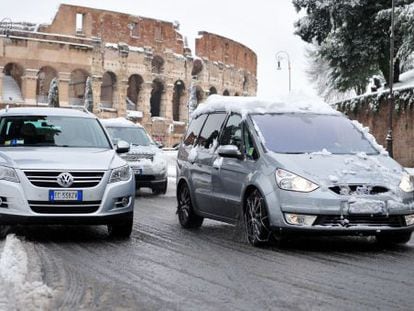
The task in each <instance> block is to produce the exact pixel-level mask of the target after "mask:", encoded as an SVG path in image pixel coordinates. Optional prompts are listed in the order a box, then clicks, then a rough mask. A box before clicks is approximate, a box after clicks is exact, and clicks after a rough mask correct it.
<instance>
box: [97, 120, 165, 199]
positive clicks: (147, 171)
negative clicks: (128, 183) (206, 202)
mask: <svg viewBox="0 0 414 311" xmlns="http://www.w3.org/2000/svg"><path fill="white" fill-rule="evenodd" d="M101 122H102V124H103V125H104V126H105V127H106V129H107V131H108V133H109V135H110V136H111V138H112V141H113V142H114V143H116V142H118V141H119V140H123V141H126V142H128V143H130V145H131V148H130V150H129V152H127V153H124V154H122V155H121V157H122V158H123V159H124V160H125V161H127V162H128V163H129V165H130V166H131V168H132V170H133V172H134V174H135V183H136V188H137V189H139V188H143V187H148V188H151V189H152V192H153V193H154V194H165V193H166V192H167V184H168V177H167V171H168V163H167V160H166V159H165V157H164V153H163V151H162V150H161V149H160V148H159V147H158V146H157V145H156V144H155V142H154V141H153V140H152V139H151V137H150V136H149V134H148V133H147V131H146V130H145V128H144V127H143V126H141V125H140V124H136V123H133V122H131V121H129V120H126V119H125V118H116V119H103V120H101Z"/></svg>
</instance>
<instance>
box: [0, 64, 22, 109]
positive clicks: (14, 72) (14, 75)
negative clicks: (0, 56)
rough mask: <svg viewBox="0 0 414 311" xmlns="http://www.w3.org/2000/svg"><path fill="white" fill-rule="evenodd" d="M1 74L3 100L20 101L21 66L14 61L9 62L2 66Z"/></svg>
mask: <svg viewBox="0 0 414 311" xmlns="http://www.w3.org/2000/svg"><path fill="white" fill-rule="evenodd" d="M3 74H4V76H3V87H2V98H3V100H4V101H8V102H22V101H23V95H22V77H23V75H24V69H23V67H22V66H20V65H19V64H16V63H9V64H7V65H6V66H5V67H4V69H3Z"/></svg>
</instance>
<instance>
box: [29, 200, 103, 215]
mask: <svg viewBox="0 0 414 311" xmlns="http://www.w3.org/2000/svg"><path fill="white" fill-rule="evenodd" d="M100 205H101V201H83V202H76V201H75V202H68V201H55V202H50V201H29V206H30V208H31V209H32V211H33V212H35V213H39V214H89V213H94V212H96V211H97V210H98V208H99V206H100Z"/></svg>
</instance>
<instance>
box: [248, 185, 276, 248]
mask: <svg viewBox="0 0 414 311" xmlns="http://www.w3.org/2000/svg"><path fill="white" fill-rule="evenodd" d="M244 221H245V228H246V235H247V241H248V242H249V243H250V244H251V245H253V246H260V245H265V244H267V243H268V242H269V240H270V238H271V236H272V232H271V230H270V229H269V217H268V215H267V209H266V202H265V200H264V198H263V196H262V195H261V193H260V192H259V190H257V189H255V190H253V191H252V192H250V193H249V195H248V196H247V198H246V201H245V212H244Z"/></svg>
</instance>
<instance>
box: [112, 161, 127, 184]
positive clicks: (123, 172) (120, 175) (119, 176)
mask: <svg viewBox="0 0 414 311" xmlns="http://www.w3.org/2000/svg"><path fill="white" fill-rule="evenodd" d="M131 175H132V173H131V168H130V167H129V165H125V166H121V167H118V168H115V169H113V170H112V172H111V177H110V178H109V183H114V182H119V181H127V180H128V179H130V178H131Z"/></svg>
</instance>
